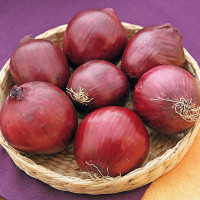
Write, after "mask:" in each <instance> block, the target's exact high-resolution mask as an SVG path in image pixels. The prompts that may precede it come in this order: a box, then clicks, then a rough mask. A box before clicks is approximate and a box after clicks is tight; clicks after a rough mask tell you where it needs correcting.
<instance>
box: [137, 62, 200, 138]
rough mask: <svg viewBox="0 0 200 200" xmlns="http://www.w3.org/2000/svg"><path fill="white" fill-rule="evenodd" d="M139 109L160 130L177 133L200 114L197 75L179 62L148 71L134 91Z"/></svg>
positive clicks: (138, 112)
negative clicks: (182, 66) (178, 65)
mask: <svg viewBox="0 0 200 200" xmlns="http://www.w3.org/2000/svg"><path fill="white" fill-rule="evenodd" d="M134 105H135V110H136V113H137V114H138V115H139V116H140V117H141V118H142V119H143V120H144V121H145V122H147V123H148V125H150V126H151V127H152V128H153V129H155V130H156V131H157V132H159V133H163V134H166V135H175V134H178V133H181V132H183V131H185V130H187V129H188V128H190V127H192V126H193V125H194V124H195V122H196V121H197V120H198V119H199V116H200V88H199V85H198V83H197V81H196V80H195V79H194V77H193V76H192V75H191V74H190V73H189V72H187V71H186V70H184V69H182V68H179V67H175V66H167V65H163V66H158V67H155V68H153V69H151V70H149V71H147V72H146V73H145V74H144V75H143V76H142V77H141V78H140V79H139V81H138V83H137V84H136V86H135V91H134Z"/></svg>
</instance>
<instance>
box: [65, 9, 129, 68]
mask: <svg viewBox="0 0 200 200" xmlns="http://www.w3.org/2000/svg"><path fill="white" fill-rule="evenodd" d="M127 41H128V37H127V34H126V31H125V29H124V27H123V26H122V24H121V22H120V20H119V18H118V16H117V15H116V13H115V11H114V10H113V9H112V8H105V9H102V10H86V11H83V12H81V13H79V14H78V15H76V16H75V17H74V18H72V20H71V21H70V22H69V24H68V26H67V29H66V32H65V35H64V44H63V49H64V52H65V54H66V56H67V59H68V60H69V61H70V63H71V64H72V65H73V66H74V67H75V68H76V67H78V66H80V65H82V64H84V63H85V62H87V61H90V60H106V61H114V60H115V59H117V58H118V57H119V56H121V54H122V53H123V50H124V48H125V46H126V44H127Z"/></svg>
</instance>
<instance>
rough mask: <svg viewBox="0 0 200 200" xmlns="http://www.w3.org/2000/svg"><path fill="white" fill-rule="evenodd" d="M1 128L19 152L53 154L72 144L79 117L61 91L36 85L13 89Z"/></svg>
mask: <svg viewBox="0 0 200 200" xmlns="http://www.w3.org/2000/svg"><path fill="white" fill-rule="evenodd" d="M0 126H1V130H2V134H3V136H4V137H5V139H6V140H7V141H8V142H9V144H11V145H12V146H13V147H15V148H16V149H19V150H21V151H25V152H29V153H36V154H43V153H45V154H47V153H48V154H50V153H57V152H59V151H62V150H63V149H65V148H66V147H67V146H68V145H69V144H70V143H71V142H72V139H73V137H74V133H75V130H76V127H77V115H76V111H75V109H74V107H73V104H72V103H71V101H70V99H69V98H68V96H67V95H66V94H65V93H64V92H63V91H62V90H61V89H59V88H58V87H56V86H54V85H52V84H49V83H45V82H39V81H36V82H29V83H25V84H23V85H21V86H18V87H17V86H14V87H13V88H12V90H11V91H10V95H9V96H8V97H7V98H6V100H5V102H4V104H3V107H2V109H1V114H0Z"/></svg>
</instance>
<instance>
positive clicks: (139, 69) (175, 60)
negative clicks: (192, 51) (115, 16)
mask: <svg viewBox="0 0 200 200" xmlns="http://www.w3.org/2000/svg"><path fill="white" fill-rule="evenodd" d="M184 62H185V58H184V52H183V46H182V35H181V34H180V32H179V30H178V29H177V28H174V27H172V26H171V25H170V24H163V25H158V26H150V27H145V28H143V29H142V30H140V31H138V32H137V33H136V34H135V35H134V36H133V37H132V38H131V40H130V41H129V43H128V45H127V47H126V49H125V51H124V54H123V57H122V66H121V67H122V71H124V72H125V74H127V76H128V78H129V80H130V82H131V83H135V82H136V81H137V80H138V79H139V78H140V77H141V76H142V74H144V73H145V72H146V71H148V70H149V69H151V68H153V67H156V66H159V65H175V66H180V67H183V66H184Z"/></svg>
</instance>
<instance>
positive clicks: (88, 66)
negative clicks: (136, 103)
mask: <svg viewBox="0 0 200 200" xmlns="http://www.w3.org/2000/svg"><path fill="white" fill-rule="evenodd" d="M128 91H129V84H128V80H127V78H126V76H125V74H124V73H123V72H122V71H121V70H120V69H118V68H117V67H116V66H115V65H113V64H111V63H109V62H107V61H103V60H93V61H89V62H87V63H85V64H83V65H81V66H80V67H79V68H77V69H76V70H75V71H74V73H73V74H72V76H71V77H70V79H69V83H68V85H67V93H68V94H69V96H70V97H71V99H72V101H73V102H74V104H75V107H76V108H77V110H79V111H80V112H90V111H91V110H95V109H97V108H100V107H104V106H109V105H119V104H122V103H123V102H124V101H125V99H126V97H127V95H128Z"/></svg>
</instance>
